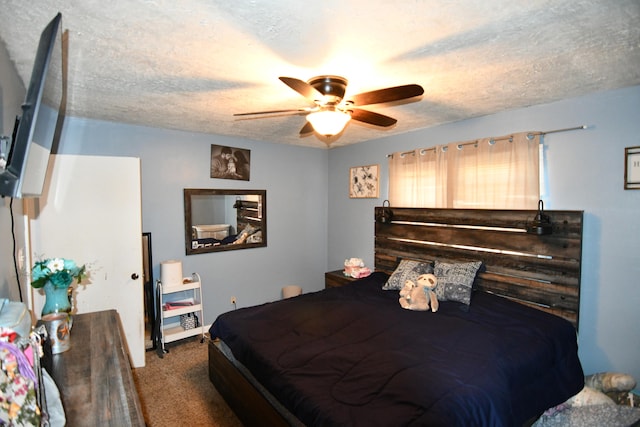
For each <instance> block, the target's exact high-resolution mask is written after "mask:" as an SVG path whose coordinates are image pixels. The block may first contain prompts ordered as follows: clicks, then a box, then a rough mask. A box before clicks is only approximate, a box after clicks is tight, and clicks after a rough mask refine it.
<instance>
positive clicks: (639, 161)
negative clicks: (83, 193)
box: [624, 147, 640, 190]
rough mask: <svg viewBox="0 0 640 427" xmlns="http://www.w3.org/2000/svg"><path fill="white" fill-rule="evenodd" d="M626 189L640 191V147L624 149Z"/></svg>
mask: <svg viewBox="0 0 640 427" xmlns="http://www.w3.org/2000/svg"><path fill="white" fill-rule="evenodd" d="M624 189H625V190H640V147H627V148H625V149H624Z"/></svg>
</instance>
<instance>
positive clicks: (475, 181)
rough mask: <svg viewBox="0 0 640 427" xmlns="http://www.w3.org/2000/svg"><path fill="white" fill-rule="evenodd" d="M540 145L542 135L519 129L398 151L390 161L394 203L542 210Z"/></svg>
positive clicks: (391, 196) (393, 204) (420, 205)
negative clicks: (539, 207)
mask: <svg viewBox="0 0 640 427" xmlns="http://www.w3.org/2000/svg"><path fill="white" fill-rule="evenodd" d="M539 143H540V136H539V135H536V134H532V133H519V134H514V135H512V136H510V137H505V138H496V139H491V138H484V139H480V140H477V141H470V142H463V143H450V144H447V145H443V146H436V147H433V148H429V149H421V150H415V151H411V152H405V153H394V154H393V155H392V156H391V157H390V159H389V202H390V203H391V205H392V206H403V207H439V208H469V209H480V208H484V209H536V207H537V204H538V200H539V199H540V184H539V181H540V169H539V165H540V158H539Z"/></svg>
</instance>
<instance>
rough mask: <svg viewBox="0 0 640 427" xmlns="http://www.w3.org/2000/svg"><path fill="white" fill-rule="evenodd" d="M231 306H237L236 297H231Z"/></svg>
mask: <svg viewBox="0 0 640 427" xmlns="http://www.w3.org/2000/svg"><path fill="white" fill-rule="evenodd" d="M231 304H233V305H236V297H231Z"/></svg>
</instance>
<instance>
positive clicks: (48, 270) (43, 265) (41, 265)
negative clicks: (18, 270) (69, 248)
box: [31, 258, 86, 289]
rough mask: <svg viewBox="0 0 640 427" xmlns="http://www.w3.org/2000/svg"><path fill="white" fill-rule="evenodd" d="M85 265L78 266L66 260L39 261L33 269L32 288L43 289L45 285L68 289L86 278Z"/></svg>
mask: <svg viewBox="0 0 640 427" xmlns="http://www.w3.org/2000/svg"><path fill="white" fill-rule="evenodd" d="M85 272H86V268H85V266H84V265H82V266H77V265H76V263H75V262H74V261H72V260H68V259H64V258H51V259H45V260H44V261H38V262H36V263H35V265H34V266H33V268H32V269H31V286H33V287H34V288H42V287H43V286H44V285H45V283H47V282H51V284H52V285H53V286H54V287H55V288H58V289H61V288H67V287H69V285H71V282H73V279H76V280H77V281H78V283H80V282H81V281H82V279H83V278H84V277H85Z"/></svg>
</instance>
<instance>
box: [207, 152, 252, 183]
mask: <svg viewBox="0 0 640 427" xmlns="http://www.w3.org/2000/svg"><path fill="white" fill-rule="evenodd" d="M250 171H251V150H247V149H244V148H235V147H226V146H223V145H213V144H212V145H211V178H220V179H236V180H240V181H249V176H250Z"/></svg>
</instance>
